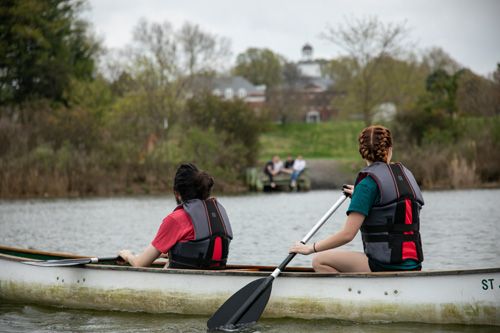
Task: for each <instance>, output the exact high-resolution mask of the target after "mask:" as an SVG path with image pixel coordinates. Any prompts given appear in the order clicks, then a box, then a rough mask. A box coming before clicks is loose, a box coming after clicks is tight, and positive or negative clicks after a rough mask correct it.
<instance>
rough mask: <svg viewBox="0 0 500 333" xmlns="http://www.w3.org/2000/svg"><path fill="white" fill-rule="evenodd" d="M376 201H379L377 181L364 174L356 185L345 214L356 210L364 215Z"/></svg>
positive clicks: (366, 214)
mask: <svg viewBox="0 0 500 333" xmlns="http://www.w3.org/2000/svg"><path fill="white" fill-rule="evenodd" d="M378 202H380V191H379V189H378V186H377V183H376V182H375V180H373V178H372V177H370V176H366V177H365V178H363V179H362V180H361V181H360V182H359V183H358V185H356V190H355V191H354V193H353V194H352V198H351V203H350V205H349V209H348V210H347V215H349V214H350V213H351V212H356V213H360V214H362V215H364V216H365V217H366V216H368V215H369V214H370V211H371V209H372V207H373V205H375V204H377V203H378Z"/></svg>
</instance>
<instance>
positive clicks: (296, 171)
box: [290, 155, 306, 189]
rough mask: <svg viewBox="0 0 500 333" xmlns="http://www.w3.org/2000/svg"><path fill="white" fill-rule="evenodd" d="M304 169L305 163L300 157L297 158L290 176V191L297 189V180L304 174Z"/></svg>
mask: <svg viewBox="0 0 500 333" xmlns="http://www.w3.org/2000/svg"><path fill="white" fill-rule="evenodd" d="M305 168H306V161H305V160H304V158H303V157H302V155H299V156H297V158H296V159H295V161H294V162H293V165H292V175H291V176H290V187H291V188H292V189H294V188H296V187H297V179H298V178H299V176H300V175H301V174H302V172H304V170H305Z"/></svg>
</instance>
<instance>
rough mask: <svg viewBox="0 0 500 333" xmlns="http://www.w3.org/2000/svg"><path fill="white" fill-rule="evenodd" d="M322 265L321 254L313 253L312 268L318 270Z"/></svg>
mask: <svg viewBox="0 0 500 333" xmlns="http://www.w3.org/2000/svg"><path fill="white" fill-rule="evenodd" d="M322 265H324V262H323V260H322V259H321V255H319V254H316V255H314V257H313V259H312V267H313V269H314V270H315V271H318V270H319V269H320V268H321V266H322Z"/></svg>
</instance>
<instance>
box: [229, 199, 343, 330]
mask: <svg viewBox="0 0 500 333" xmlns="http://www.w3.org/2000/svg"><path fill="white" fill-rule="evenodd" d="M346 199H347V196H345V195H342V197H341V198H339V199H338V200H337V202H336V203H335V204H334V205H333V206H332V207H331V208H330V209H329V210H328V211H327V212H326V213H325V215H323V217H322V218H321V219H320V220H319V221H318V222H317V223H316V224H315V225H314V227H313V228H312V229H311V230H310V231H309V232H308V233H307V235H305V236H304V238H302V240H301V241H300V242H301V243H303V244H305V243H307V241H309V239H311V237H312V236H314V234H315V233H316V232H317V231H318V230H319V228H321V227H322V226H323V224H325V222H326V221H327V220H328V219H329V218H330V216H332V214H333V213H334V212H335V211H336V210H337V209H338V208H339V207H340V206H341V205H342V203H343V202H344V201H345V200H346ZM296 254H297V253H290V254H289V255H288V256H287V257H286V259H285V260H284V261H283V262H282V263H281V264H280V265H279V266H278V267H277V268H276V269H275V270H274V271H273V273H272V274H271V275H270V276H269V277H268V278H267V279H266V280H265V282H264V283H262V284H261V285H260V286H259V287H258V288H257V289H256V290H255V292H254V293H253V294H252V297H249V298H247V299H246V301H245V302H244V303H243V304H242V305H241V306H240V307H239V308H238V310H237V311H236V312H235V313H234V314H233V315H232V316H231V318H230V319H229V320H228V322H227V324H229V325H234V324H235V323H237V322H238V320H240V318H241V317H242V316H243V315H244V314H245V312H246V311H247V310H248V308H249V307H250V306H252V304H253V303H254V302H255V300H256V299H257V298H259V296H260V295H261V294H262V293H263V292H264V291H265V290H266V289H267V288H268V287H269V286H270V285H271V284H272V283H273V281H274V279H276V278H277V277H278V275H279V274H280V273H281V272H282V271H283V270H284V269H285V267H286V266H287V265H288V264H289V263H290V261H292V259H293V258H294V257H295V255H296Z"/></svg>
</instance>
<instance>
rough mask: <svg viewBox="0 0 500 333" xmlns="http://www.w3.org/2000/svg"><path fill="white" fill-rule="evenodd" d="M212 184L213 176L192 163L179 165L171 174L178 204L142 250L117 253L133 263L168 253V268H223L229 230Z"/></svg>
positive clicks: (148, 261) (145, 262)
mask: <svg viewBox="0 0 500 333" xmlns="http://www.w3.org/2000/svg"><path fill="white" fill-rule="evenodd" d="M213 185H214V180H213V178H212V177H211V176H210V175H209V174H208V173H206V172H204V171H200V170H198V168H197V167H196V166H195V165H194V164H191V163H188V164H182V165H180V166H179V168H178V169H177V172H176V174H175V178H174V196H175V200H176V202H177V204H178V206H177V207H176V208H175V209H174V211H173V212H172V213H170V214H169V215H168V216H167V217H165V218H164V219H163V222H162V224H161V225H160V228H159V229H158V232H157V233H156V236H155V238H154V239H153V241H152V242H151V244H150V245H149V246H148V247H147V248H146V249H145V250H144V252H142V253H141V254H139V255H134V254H132V252H130V251H129V250H121V251H120V252H119V256H120V257H122V258H123V259H124V260H125V261H127V262H128V263H130V265H132V266H135V267H146V266H150V265H151V264H152V263H153V261H154V260H155V259H157V258H158V257H160V256H162V257H163V256H168V267H170V268H197V269H219V268H224V267H225V266H226V261H227V257H228V252H229V243H230V242H231V239H232V238H233V234H232V231H231V224H230V223H229V218H228V217H227V214H226V210H225V209H224V207H222V205H221V204H220V203H219V202H218V201H217V200H216V199H215V198H211V197H210V192H211V190H212V187H213Z"/></svg>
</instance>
